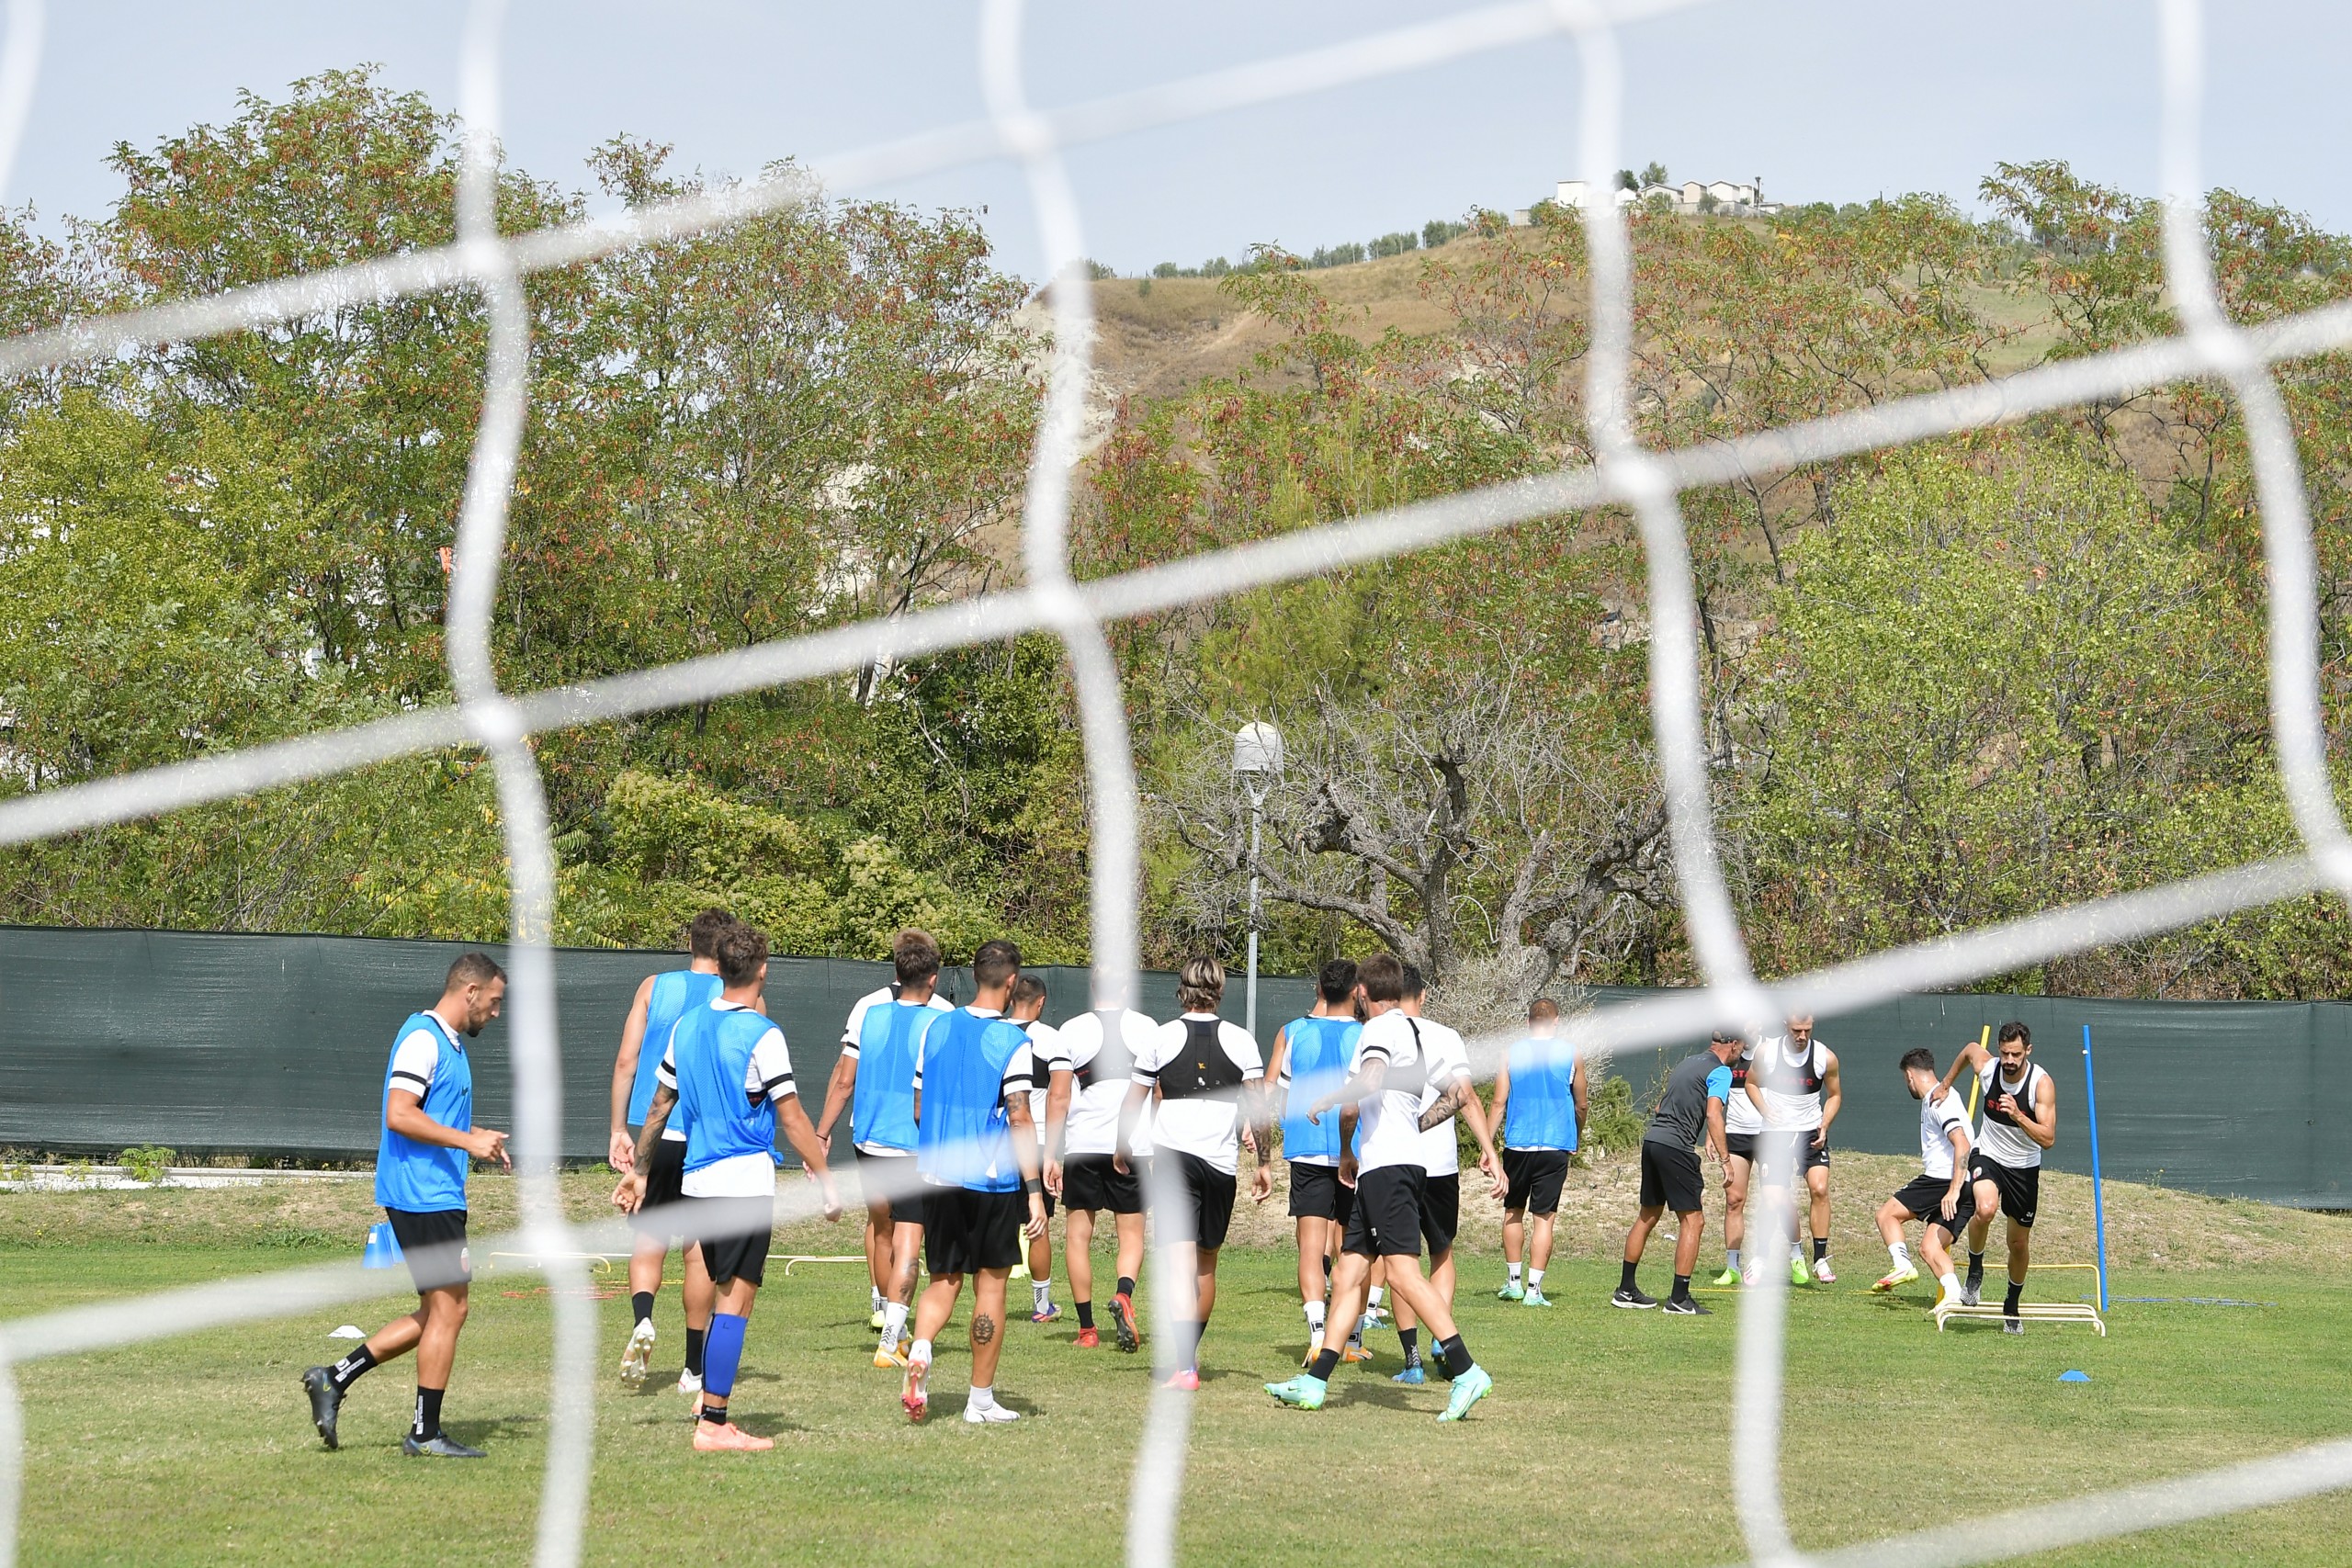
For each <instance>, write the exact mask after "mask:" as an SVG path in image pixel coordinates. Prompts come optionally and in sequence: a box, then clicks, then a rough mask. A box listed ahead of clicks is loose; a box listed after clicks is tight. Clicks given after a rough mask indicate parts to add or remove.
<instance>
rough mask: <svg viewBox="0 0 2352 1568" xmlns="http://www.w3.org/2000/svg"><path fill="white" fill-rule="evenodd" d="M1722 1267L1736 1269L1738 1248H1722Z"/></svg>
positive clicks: (1737, 1265)
mask: <svg viewBox="0 0 2352 1568" xmlns="http://www.w3.org/2000/svg"><path fill="white" fill-rule="evenodd" d="M1738 1267H1739V1248H1737V1247H1724V1268H1726V1269H1738Z"/></svg>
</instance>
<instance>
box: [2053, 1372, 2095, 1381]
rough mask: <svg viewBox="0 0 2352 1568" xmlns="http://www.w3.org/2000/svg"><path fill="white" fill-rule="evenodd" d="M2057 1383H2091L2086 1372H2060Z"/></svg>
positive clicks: (2089, 1376)
mask: <svg viewBox="0 0 2352 1568" xmlns="http://www.w3.org/2000/svg"><path fill="white" fill-rule="evenodd" d="M2058 1381H2059V1382H2090V1381H2091V1375H2090V1373H2088V1372H2074V1371H2068V1372H2060V1373H2059V1374H2058Z"/></svg>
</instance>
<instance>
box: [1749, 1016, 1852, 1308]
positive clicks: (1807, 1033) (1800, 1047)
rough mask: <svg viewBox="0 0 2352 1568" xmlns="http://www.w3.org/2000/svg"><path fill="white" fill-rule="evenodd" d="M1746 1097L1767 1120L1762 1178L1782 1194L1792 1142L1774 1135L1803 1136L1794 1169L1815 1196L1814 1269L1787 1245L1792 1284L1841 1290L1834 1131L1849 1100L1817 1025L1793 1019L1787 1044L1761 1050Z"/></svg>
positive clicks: (1781, 1041)
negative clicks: (1832, 1215)
mask: <svg viewBox="0 0 2352 1568" xmlns="http://www.w3.org/2000/svg"><path fill="white" fill-rule="evenodd" d="M1747 1097H1748V1099H1749V1100H1752V1101H1753V1102H1754V1104H1755V1107H1756V1110H1757V1111H1758V1114H1759V1115H1760V1116H1761V1117H1762V1119H1763V1123H1764V1131H1765V1133H1766V1134H1768V1136H1766V1137H1765V1139H1764V1142H1763V1147H1762V1153H1763V1156H1764V1158H1763V1177H1764V1181H1765V1183H1766V1185H1768V1186H1770V1187H1772V1188H1774V1189H1775V1190H1778V1189H1780V1188H1783V1187H1787V1186H1789V1185H1791V1183H1792V1176H1791V1173H1790V1172H1789V1171H1788V1170H1787V1169H1785V1168H1783V1167H1784V1166H1786V1165H1788V1164H1789V1163H1790V1160H1789V1159H1788V1157H1786V1156H1785V1151H1784V1150H1783V1149H1782V1147H1781V1145H1784V1144H1785V1143H1786V1142H1787V1140H1786V1139H1785V1138H1784V1137H1772V1136H1769V1134H1788V1133H1800V1134H1804V1136H1803V1137H1802V1138H1801V1139H1799V1140H1798V1147H1797V1151H1796V1154H1795V1156H1794V1164H1795V1167H1796V1168H1797V1169H1798V1170H1800V1171H1803V1172H1804V1185H1805V1190H1806V1191H1807V1192H1808V1193H1810V1194H1811V1195H1812V1200H1813V1201H1812V1211H1811V1219H1812V1221H1813V1268H1812V1270H1811V1272H1810V1273H1808V1272H1807V1271H1806V1269H1805V1258H1804V1247H1803V1246H1802V1245H1801V1244H1800V1243H1799V1242H1798V1241H1797V1239H1796V1237H1795V1236H1794V1235H1791V1236H1790V1237H1789V1280H1790V1282H1791V1283H1792V1284H1798V1285H1802V1284H1804V1282H1805V1281H1806V1280H1820V1281H1821V1282H1822V1283H1823V1284H1825V1285H1830V1284H1835V1283H1837V1280H1838V1271H1837V1270H1836V1269H1832V1268H1831V1267H1830V1266H1829V1124H1830V1123H1831V1122H1835V1121H1837V1120H1838V1109H1839V1107H1841V1106H1842V1105H1844V1104H1845V1100H1846V1092H1845V1089H1843V1088H1842V1087H1841V1086H1840V1085H1839V1083H1838V1053H1837V1052H1835V1051H1832V1050H1831V1049H1830V1048H1829V1047H1828V1046H1826V1045H1825V1044H1823V1043H1821V1042H1820V1041H1818V1040H1815V1038H1814V1037H1813V1017H1812V1015H1811V1014H1809V1013H1796V1014H1792V1016H1791V1017H1790V1019H1789V1032H1788V1033H1787V1035H1786V1036H1784V1037H1781V1038H1776V1039H1771V1040H1767V1041H1765V1042H1764V1043H1762V1044H1760V1045H1758V1046H1757V1048H1756V1062H1755V1066H1752V1067H1751V1068H1749V1070H1748V1074H1747Z"/></svg>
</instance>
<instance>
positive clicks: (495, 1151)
mask: <svg viewBox="0 0 2352 1568" xmlns="http://www.w3.org/2000/svg"><path fill="white" fill-rule="evenodd" d="M505 999H506V971H504V970H503V969H501V968H500V967H499V966H498V965H497V964H495V963H494V962H492V959H491V957H490V955H489V954H487V953H467V954H466V955H465V956H464V957H462V958H460V959H458V961H457V962H456V963H455V964H450V965H449V977H448V979H447V982H446V983H444V985H443V986H442V987H441V999H440V1000H439V1001H437V1002H435V1003H434V1004H433V1005H432V1006H431V1007H430V1008H428V1009H426V1010H424V1011H423V1012H417V1013H411V1014H410V1015H409V1017H408V1021H407V1022H405V1023H403V1024H401V1027H400V1032H398V1033H396V1034H395V1035H393V1036H392V1057H391V1061H390V1065H388V1066H386V1067H385V1069H384V1098H383V1136H382V1139H381V1141H380V1142H379V1144H378V1145H377V1149H376V1201H377V1202H379V1203H380V1204H382V1205H383V1206H384V1217H385V1218H386V1219H387V1220H389V1221H390V1222H391V1227H392V1235H393V1238H394V1239H395V1240H397V1241H398V1242H399V1243H400V1246H401V1254H402V1256H403V1257H404V1258H406V1259H407V1261H408V1271H409V1276H410V1278H411V1279H413V1280H415V1282H416V1294H417V1308H416V1310H415V1311H414V1312H413V1313H411V1314H408V1315H407V1316H406V1317H403V1318H399V1319H396V1320H394V1321H393V1322H391V1323H389V1324H387V1325H384V1326H383V1327H382V1328H380V1329H379V1330H377V1331H376V1334H375V1336H374V1337H371V1338H370V1339H369V1340H368V1342H367V1343H366V1344H364V1345H362V1346H360V1347H359V1348H358V1349H356V1350H354V1351H353V1352H351V1354H350V1355H348V1356H345V1358H344V1359H342V1360H340V1361H337V1362H336V1363H335V1364H334V1366H332V1367H312V1368H311V1369H310V1371H306V1372H304V1373H303V1374H302V1386H303V1388H304V1389H306V1390H307V1391H309V1393H310V1396H311V1424H312V1425H313V1426H315V1427H318V1429H319V1436H320V1437H321V1438H323V1439H325V1441H326V1445H327V1447H329V1448H331V1449H332V1448H334V1447H335V1446H336V1437H335V1418H336V1415H337V1413H338V1411H339V1410H340V1409H341V1407H342V1404H343V1396H344V1393H345V1391H346V1390H348V1389H349V1388H350V1387H351V1385H352V1384H353V1383H354V1382H357V1381H358V1380H359V1376H360V1374H361V1373H363V1372H365V1371H368V1368H370V1367H373V1366H375V1365H377V1364H378V1363H379V1362H381V1361H389V1360H390V1359H392V1358H393V1357H395V1356H399V1355H402V1354H404V1353H406V1352H408V1351H410V1350H414V1351H415V1352H416V1404H415V1408H414V1412H413V1417H412V1419H411V1420H410V1422H409V1431H408V1436H407V1437H406V1438H402V1439H401V1452H402V1453H406V1454H426V1455H431V1456H433V1457H435V1458H436V1459H480V1458H481V1457H482V1453H481V1450H480V1449H471V1448H468V1447H467V1446H466V1445H465V1444H463V1443H460V1442H458V1440H456V1439H455V1438H451V1437H449V1436H448V1435H447V1434H446V1433H444V1432H443V1431H442V1430H441V1396H442V1395H443V1394H444V1393H447V1391H448V1387H449V1370H450V1368H451V1367H452V1366H453V1365H454V1364H455V1363H456V1361H457V1359H458V1330H459V1329H461V1328H463V1327H464V1326H465V1325H466V1285H467V1282H468V1280H470V1279H471V1278H472V1274H473V1270H472V1263H471V1260H470V1259H469V1258H468V1257H467V1253H466V1162H467V1161H468V1159H469V1158H471V1159H480V1160H492V1159H494V1160H496V1161H497V1162H498V1163H499V1165H500V1166H501V1167H502V1168H505V1169H509V1170H511V1169H513V1168H514V1166H513V1164H512V1162H510V1161H509V1160H508V1159H507V1157H506V1134H503V1133H499V1132H493V1131H492V1130H491V1129H490V1128H488V1127H477V1126H475V1125H474V1070H473V1065H472V1063H471V1062H469V1060H468V1059H467V1056H466V1047H465V1044H464V1041H466V1040H470V1039H472V1038H474V1037H475V1036H476V1035H478V1034H480V1033H481V1031H482V1025H484V1024H486V1023H488V1022H489V1021H491V1020H492V1019H493V1018H496V1017H497V1016H498V1010H499V1008H500V1007H501V1006H502V1005H503V1003H504V1002H505Z"/></svg>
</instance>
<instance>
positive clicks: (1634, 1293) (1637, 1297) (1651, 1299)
mask: <svg viewBox="0 0 2352 1568" xmlns="http://www.w3.org/2000/svg"><path fill="white" fill-rule="evenodd" d="M1609 1304H1610V1305H1611V1306H1613V1307H1627V1308H1630V1309H1632V1310H1633V1311H1634V1312H1647V1311H1648V1310H1649V1309H1650V1308H1652V1307H1654V1306H1656V1305H1657V1297H1656V1296H1650V1295H1644V1294H1643V1293H1642V1288H1641V1287H1640V1286H1639V1285H1620V1286H1618V1287H1617V1293H1616V1294H1614V1295H1612V1296H1611V1297H1610V1298H1609Z"/></svg>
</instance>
